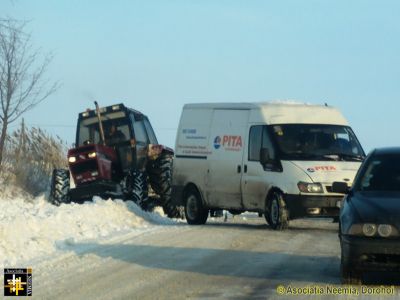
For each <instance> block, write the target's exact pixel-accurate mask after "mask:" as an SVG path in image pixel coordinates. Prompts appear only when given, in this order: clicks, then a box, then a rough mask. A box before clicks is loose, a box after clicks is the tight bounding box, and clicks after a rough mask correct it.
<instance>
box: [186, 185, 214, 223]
mask: <svg viewBox="0 0 400 300" xmlns="http://www.w3.org/2000/svg"><path fill="white" fill-rule="evenodd" d="M184 203H185V217H186V221H187V223H188V224H190V225H202V224H205V223H206V221H207V217H208V209H207V208H206V207H204V205H203V202H202V201H201V198H200V195H199V193H198V192H197V191H196V190H195V189H193V188H191V189H189V190H188V191H187V192H186V193H185V194H184Z"/></svg>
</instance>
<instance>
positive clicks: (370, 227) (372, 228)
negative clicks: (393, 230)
mask: <svg viewBox="0 0 400 300" xmlns="http://www.w3.org/2000/svg"><path fill="white" fill-rule="evenodd" d="M362 231H363V233H364V235H365V236H374V235H375V234H376V225H375V224H368V223H367V224H364V225H363V227H362Z"/></svg>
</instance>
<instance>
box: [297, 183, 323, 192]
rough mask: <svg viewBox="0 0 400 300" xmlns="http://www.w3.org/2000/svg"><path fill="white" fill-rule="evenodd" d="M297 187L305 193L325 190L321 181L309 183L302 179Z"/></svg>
mask: <svg viewBox="0 0 400 300" xmlns="http://www.w3.org/2000/svg"><path fill="white" fill-rule="evenodd" d="M297 187H298V188H299V190H300V192H303V193H323V192H324V190H323V188H322V184H320V183H308V182H303V181H300V182H299V183H298V184H297Z"/></svg>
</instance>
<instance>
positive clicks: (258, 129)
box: [249, 125, 264, 161]
mask: <svg viewBox="0 0 400 300" xmlns="http://www.w3.org/2000/svg"><path fill="white" fill-rule="evenodd" d="M263 127H264V126H262V125H257V126H252V127H251V128H250V135H249V161H260V150H261V143H262V133H263Z"/></svg>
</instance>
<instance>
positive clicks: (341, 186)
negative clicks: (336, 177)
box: [332, 181, 349, 194]
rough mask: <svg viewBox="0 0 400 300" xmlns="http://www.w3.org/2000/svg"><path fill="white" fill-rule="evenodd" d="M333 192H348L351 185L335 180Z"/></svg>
mask: <svg viewBox="0 0 400 300" xmlns="http://www.w3.org/2000/svg"><path fill="white" fill-rule="evenodd" d="M332 192H333V193H338V194H348V193H349V186H348V185H347V183H346V182H341V181H335V182H334V183H332Z"/></svg>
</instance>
